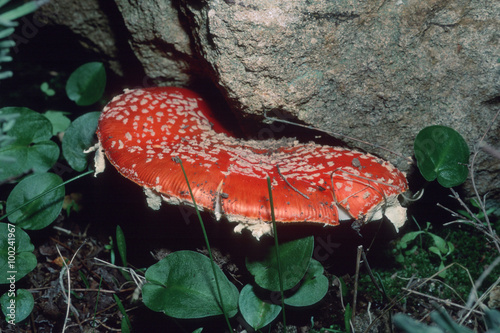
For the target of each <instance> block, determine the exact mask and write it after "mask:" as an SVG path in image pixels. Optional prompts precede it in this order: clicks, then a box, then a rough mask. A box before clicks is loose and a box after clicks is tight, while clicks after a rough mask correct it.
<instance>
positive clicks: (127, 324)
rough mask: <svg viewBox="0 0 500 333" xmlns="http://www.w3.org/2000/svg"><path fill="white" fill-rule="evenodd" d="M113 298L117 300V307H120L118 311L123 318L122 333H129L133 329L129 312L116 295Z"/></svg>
mask: <svg viewBox="0 0 500 333" xmlns="http://www.w3.org/2000/svg"><path fill="white" fill-rule="evenodd" d="M113 298H114V299H115V302H116V305H117V306H118V310H120V312H121V314H122V316H123V317H122V322H121V329H122V333H129V332H130V331H131V329H132V325H131V323H130V318H129V316H128V314H127V311H126V310H125V307H124V306H123V303H122V302H121V301H120V299H119V298H118V296H116V294H113Z"/></svg>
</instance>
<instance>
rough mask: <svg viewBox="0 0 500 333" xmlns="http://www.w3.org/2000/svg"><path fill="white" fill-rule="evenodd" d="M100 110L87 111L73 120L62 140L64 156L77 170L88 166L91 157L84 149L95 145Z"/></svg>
mask: <svg viewBox="0 0 500 333" xmlns="http://www.w3.org/2000/svg"><path fill="white" fill-rule="evenodd" d="M100 114H101V113H100V112H89V113H86V114H84V115H82V116H80V117H78V118H77V119H75V121H73V123H72V124H71V125H70V126H69V127H68V129H67V130H66V132H65V134H64V137H63V141H62V152H63V156H64V158H65V159H66V161H68V164H69V165H70V166H71V167H72V168H73V169H74V170H76V171H83V170H85V168H87V165H88V159H89V158H90V157H91V156H89V155H92V154H85V153H84V152H83V151H84V150H85V149H87V148H89V147H90V146H92V145H93V141H94V136H95V131H96V128H97V121H98V119H99V116H100Z"/></svg>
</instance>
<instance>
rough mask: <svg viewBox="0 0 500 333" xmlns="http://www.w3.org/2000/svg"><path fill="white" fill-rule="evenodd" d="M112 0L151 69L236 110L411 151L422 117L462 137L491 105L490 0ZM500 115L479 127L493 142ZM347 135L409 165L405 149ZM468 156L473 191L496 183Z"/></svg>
mask: <svg viewBox="0 0 500 333" xmlns="http://www.w3.org/2000/svg"><path fill="white" fill-rule="evenodd" d="M61 1H62V0H53V1H52V2H61ZM92 1H94V0H85V1H80V3H81V2H92ZM63 2H64V1H63ZM115 3H116V5H117V6H116V12H115V13H114V15H121V16H122V17H123V22H124V26H123V33H126V32H125V30H128V34H130V36H129V38H128V39H129V41H130V45H131V48H132V50H133V52H134V53H135V55H136V57H137V58H138V60H139V61H140V62H141V64H142V65H143V67H144V71H145V73H146V74H147V75H148V76H149V77H151V78H153V80H154V81H155V82H156V83H167V84H188V83H189V82H190V80H191V79H193V78H195V77H198V76H205V77H209V78H210V80H211V81H212V82H213V83H214V85H216V86H217V87H219V89H220V90H221V91H222V93H223V95H224V96H225V97H226V99H227V101H228V102H229V104H230V105H231V106H232V107H233V109H234V110H235V111H240V112H244V113H246V114H253V115H256V116H262V115H263V114H264V112H266V111H270V110H279V111H280V112H282V113H284V114H288V115H292V116H294V117H296V119H298V120H300V121H303V122H305V123H307V124H310V125H312V126H315V127H318V128H321V129H323V130H327V131H333V132H338V133H343V134H346V135H349V136H351V137H354V138H359V139H361V140H365V141H368V142H370V143H373V144H376V145H380V146H384V147H387V148H389V149H391V150H393V151H397V152H400V153H402V154H403V155H405V156H409V155H411V154H412V151H413V149H412V144H413V139H414V137H415V135H416V134H417V133H418V131H419V130H420V129H422V128H423V127H425V126H427V125H431V124H441V125H446V126H450V127H452V128H455V129H456V130H457V131H459V132H460V133H461V134H462V135H463V136H464V137H465V138H466V140H467V142H469V143H470V145H471V148H472V146H473V145H474V144H475V143H476V142H477V140H478V139H479V138H480V137H481V136H482V135H483V132H484V130H485V128H486V127H487V126H488V125H489V124H490V122H491V120H492V118H493V116H494V115H495V113H496V112H497V111H498V110H499V109H500V46H499V40H500V2H498V1H489V0H480V1H474V2H470V1H465V0H445V1H442V0H441V1H438V0H393V1H356V0H343V1H328V0H317V1H309V0H294V1H285V0H277V1H268V0H209V1H208V0H205V1H203V0H198V1H175V0H160V1H152V0H148V1H140V2H129V1H125V0H115ZM80 8H81V5H80ZM104 14H105V15H110V14H109V13H104ZM81 25H82V26H81V27H80V29H84V28H85V22H82V23H81ZM86 29H87V31H88V35H91V33H92V31H93V27H91V26H88V27H86ZM115 30H116V29H115ZM80 35H85V34H84V33H83V32H81V33H80ZM102 42H104V41H102ZM108 42H109V41H108ZM499 121H500V120H498V121H497V122H496V123H495V124H494V125H493V127H492V129H491V130H490V132H489V133H488V135H487V136H486V139H485V140H486V142H487V143H489V144H490V145H492V146H494V147H495V146H496V147H497V148H498V137H499V136H500V127H499V126H498V123H499ZM347 141H348V143H349V144H350V145H351V146H360V147H361V148H363V149H365V150H367V151H370V152H373V153H376V154H379V155H380V156H382V157H384V158H386V159H389V160H391V161H392V162H393V163H395V164H396V165H397V166H398V167H400V168H401V169H403V170H408V165H407V163H406V161H405V160H404V159H403V158H399V157H397V156H394V155H392V154H389V153H387V152H385V151H383V150H378V149H374V148H373V147H371V146H368V145H360V144H359V143H358V142H356V141H350V140H347ZM476 167H477V171H479V172H480V177H479V179H478V186H479V188H480V191H481V192H485V191H495V190H497V191H498V189H499V188H500V186H499V185H500V183H499V182H500V180H499V178H498V177H497V175H498V171H499V169H500V163H498V160H495V159H494V158H492V157H489V155H486V154H480V155H479V159H478V162H477V164H476ZM495 177H496V178H495Z"/></svg>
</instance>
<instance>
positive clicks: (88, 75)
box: [66, 62, 106, 106]
mask: <svg viewBox="0 0 500 333" xmlns="http://www.w3.org/2000/svg"><path fill="white" fill-rule="evenodd" d="M105 87H106V70H105V69H104V65H103V64H102V63H100V62H89V63H86V64H84V65H82V66H80V67H78V68H77V69H76V70H75V71H74V72H73V73H71V75H70V77H69V79H68V82H66V94H67V95H68V98H69V99H70V100H72V101H74V102H75V103H76V104H77V105H80V106H87V105H91V104H94V103H95V102H97V101H98V100H99V99H100V98H101V96H102V94H103V93H104V88H105Z"/></svg>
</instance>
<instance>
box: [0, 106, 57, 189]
mask: <svg viewBox="0 0 500 333" xmlns="http://www.w3.org/2000/svg"><path fill="white" fill-rule="evenodd" d="M13 114H19V117H18V118H17V119H16V122H15V123H14V125H13V126H12V127H11V128H10V129H9V130H8V131H7V133H6V134H7V135H8V136H9V137H11V138H12V139H13V141H12V142H10V143H9V144H8V145H6V146H4V147H2V148H0V159H1V158H7V159H11V160H13V161H14V162H12V163H2V166H1V167H0V180H3V179H7V178H10V177H15V176H19V175H22V174H23V173H24V172H27V171H29V170H33V172H35V173H41V172H46V171H47V170H49V169H50V168H51V167H52V166H53V165H54V164H55V163H56V161H57V159H58V158H59V147H58V146H57V144H56V143H55V142H52V141H50V138H51V137H52V124H51V123H50V121H49V120H48V119H47V118H45V117H44V116H42V115H41V114H39V113H37V112H35V111H32V110H30V109H28V108H21V107H5V108H2V109H0V116H2V115H13Z"/></svg>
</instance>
